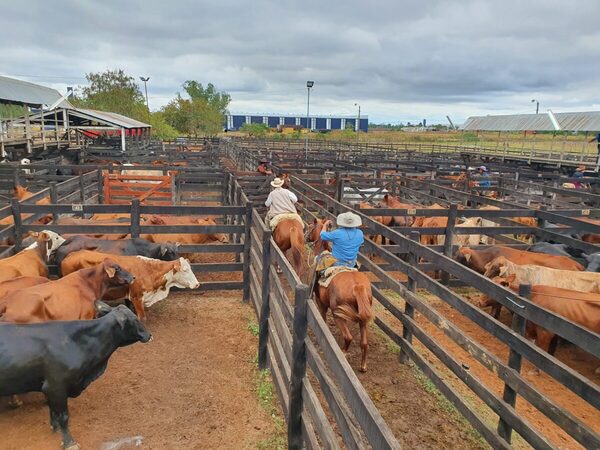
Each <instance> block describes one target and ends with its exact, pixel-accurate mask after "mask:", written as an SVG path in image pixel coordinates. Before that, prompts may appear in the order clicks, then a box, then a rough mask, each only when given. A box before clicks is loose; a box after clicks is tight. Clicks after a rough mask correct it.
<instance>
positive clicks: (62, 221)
mask: <svg viewBox="0 0 600 450" xmlns="http://www.w3.org/2000/svg"><path fill="white" fill-rule="evenodd" d="M55 223H56V224H57V225H81V226H86V225H128V224H129V221H125V222H121V221H118V220H117V219H114V220H91V219H80V218H79V217H60V218H59V219H58V220H57V221H56V222H55ZM77 235H78V234H64V235H63V236H65V237H72V236H77ZM85 236H89V237H93V238H96V239H110V240H116V239H125V238H127V237H128V236H129V233H127V232H122V233H114V234H112V233H111V234H102V233H96V234H94V233H88V234H85Z"/></svg>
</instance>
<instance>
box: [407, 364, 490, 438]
mask: <svg viewBox="0 0 600 450" xmlns="http://www.w3.org/2000/svg"><path fill="white" fill-rule="evenodd" d="M411 367H412V369H413V371H414V374H415V378H416V380H417V382H418V383H419V384H420V385H421V386H422V387H423V389H425V391H426V392H428V393H429V394H431V395H432V396H433V397H434V398H435V399H436V401H437V402H438V404H439V405H440V408H441V409H442V410H443V411H445V412H446V413H448V414H449V415H450V416H452V417H453V418H454V419H455V420H456V421H457V422H458V423H459V424H460V425H461V428H462V429H463V430H464V431H465V432H466V433H467V434H468V435H469V437H470V438H471V439H473V440H474V441H476V442H477V443H479V444H480V445H481V446H482V447H489V444H488V443H487V442H486V441H485V439H484V438H483V437H482V436H481V435H480V434H479V432H478V431H477V430H476V429H475V428H473V426H472V425H471V424H470V423H469V421H468V420H467V419H465V418H464V417H463V415H462V414H461V413H460V412H459V411H458V409H456V407H455V406H454V405H453V404H452V402H451V401H450V400H448V399H447V398H446V396H445V395H444V394H442V393H441V392H440V391H439V389H438V388H437V387H436V386H435V384H433V381H431V380H430V379H429V377H428V376H427V375H425V374H424V373H423V372H422V371H421V369H419V368H418V367H417V366H416V365H415V364H414V363H411Z"/></svg>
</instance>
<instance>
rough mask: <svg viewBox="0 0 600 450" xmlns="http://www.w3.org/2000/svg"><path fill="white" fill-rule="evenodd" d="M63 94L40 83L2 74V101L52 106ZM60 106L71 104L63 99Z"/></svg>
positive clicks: (0, 87)
mask: <svg viewBox="0 0 600 450" xmlns="http://www.w3.org/2000/svg"><path fill="white" fill-rule="evenodd" d="M61 98H62V95H60V93H59V92H58V91H57V90H56V89H52V88H49V87H46V86H40V85H39V84H34V83H29V82H27V81H22V80H17V79H15V78H8V77H3V76H0V102H3V101H4V102H10V103H25V104H27V105H30V106H39V105H46V106H51V105H54V104H56V102H59V101H60V100H61ZM59 106H71V105H70V104H69V102H68V101H66V100H63V101H62V102H61V103H60V104H59Z"/></svg>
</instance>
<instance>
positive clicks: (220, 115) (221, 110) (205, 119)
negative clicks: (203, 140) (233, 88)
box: [163, 80, 231, 136]
mask: <svg viewBox="0 0 600 450" xmlns="http://www.w3.org/2000/svg"><path fill="white" fill-rule="evenodd" d="M183 89H184V90H185V92H186V94H187V95H188V96H189V98H184V97H182V96H181V94H177V97H176V98H174V99H173V100H171V101H170V102H169V103H168V104H167V106H165V107H164V108H163V113H164V118H165V120H166V122H167V123H168V124H169V125H171V126H172V127H174V128H175V129H177V130H178V131H180V132H181V133H184V134H187V135H192V136H198V135H205V136H214V135H216V134H217V133H219V132H220V131H222V130H223V125H224V122H225V113H226V112H227V106H229V101H230V100H231V97H230V96H229V94H227V93H226V92H219V91H217V90H216V89H215V87H214V86H213V85H212V84H211V83H209V84H208V85H207V86H206V88H204V87H203V86H202V84H201V83H198V82H197V81H193V80H188V81H186V82H185V83H183Z"/></svg>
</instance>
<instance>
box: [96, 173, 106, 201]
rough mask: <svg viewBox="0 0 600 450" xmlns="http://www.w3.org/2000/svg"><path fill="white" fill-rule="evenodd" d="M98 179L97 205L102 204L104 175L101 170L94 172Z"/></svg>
mask: <svg viewBox="0 0 600 450" xmlns="http://www.w3.org/2000/svg"><path fill="white" fill-rule="evenodd" d="M96 173H97V175H96V176H97V177H98V204H102V203H104V174H103V173H102V169H98V170H97V171H96Z"/></svg>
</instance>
